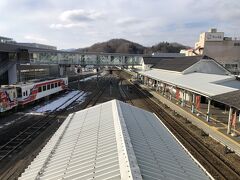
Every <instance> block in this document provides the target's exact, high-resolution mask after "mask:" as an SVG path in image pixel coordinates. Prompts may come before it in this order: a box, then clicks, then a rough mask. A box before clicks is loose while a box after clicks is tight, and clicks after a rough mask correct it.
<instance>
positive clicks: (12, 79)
mask: <svg viewBox="0 0 240 180" xmlns="http://www.w3.org/2000/svg"><path fill="white" fill-rule="evenodd" d="M16 82H17V65H16V64H14V65H13V66H12V67H11V68H10V69H9V70H8V83H9V84H14V83H16Z"/></svg>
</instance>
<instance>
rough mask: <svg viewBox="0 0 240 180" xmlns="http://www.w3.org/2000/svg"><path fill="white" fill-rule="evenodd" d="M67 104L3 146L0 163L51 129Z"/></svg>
mask: <svg viewBox="0 0 240 180" xmlns="http://www.w3.org/2000/svg"><path fill="white" fill-rule="evenodd" d="M79 94H80V92H79V93H77V94H76V95H74V96H73V97H72V98H70V99H69V100H68V101H70V100H72V99H74V98H76V97H78V96H79ZM76 99H77V98H76ZM76 99H75V100H76ZM66 102H67V101H66ZM66 102H64V103H63V104H61V105H59V106H58V107H57V108H56V109H55V110H54V111H53V112H51V113H49V114H48V115H46V116H44V117H41V118H40V119H38V120H37V121H36V122H34V123H33V124H32V125H31V126H28V127H27V128H26V129H25V130H23V131H21V132H20V133H19V134H17V135H16V136H15V137H13V138H12V139H10V140H9V141H8V142H7V143H5V144H4V145H2V146H1V147H0V162H1V161H3V160H4V159H6V158H7V157H9V156H12V155H13V154H15V153H17V152H18V151H19V150H21V149H22V147H23V146H26V144H29V143H30V142H31V141H32V140H33V139H34V138H35V137H36V136H37V135H39V134H40V133H41V132H42V131H44V130H45V129H46V128H47V127H49V126H50V124H52V123H53V122H54V121H56V119H57V118H58V116H60V115H61V112H59V111H58V110H59V109H60V108H61V107H62V106H64V105H65V103H66ZM74 102H75V101H73V102H71V103H70V104H69V105H67V106H66V107H65V108H63V109H61V111H62V112H64V110H65V109H67V108H68V107H69V106H70V105H71V104H72V103H74ZM57 111H58V113H56V112H57Z"/></svg>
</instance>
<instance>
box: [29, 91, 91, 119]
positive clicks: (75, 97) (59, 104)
mask: <svg viewBox="0 0 240 180" xmlns="http://www.w3.org/2000/svg"><path fill="white" fill-rule="evenodd" d="M87 94H88V93H85V92H84V91H78V90H75V91H70V92H67V93H66V94H65V95H64V96H61V97H59V98H58V99H56V100H54V101H52V102H50V103H48V104H45V105H43V106H41V107H37V108H35V109H33V112H31V113H34V114H38V113H44V112H52V111H60V110H62V109H64V108H66V107H67V106H68V105H70V104H71V103H73V102H74V101H75V102H76V103H77V104H80V103H82V102H84V101H85V98H86V96H87Z"/></svg>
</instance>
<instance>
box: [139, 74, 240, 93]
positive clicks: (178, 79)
mask: <svg viewBox="0 0 240 180" xmlns="http://www.w3.org/2000/svg"><path fill="white" fill-rule="evenodd" d="M139 74H141V75H144V76H147V77H149V78H151V79H154V80H157V81H161V82H165V83H167V84H170V85H173V86H176V87H179V88H182V89H186V90H189V91H191V92H195V93H198V94H201V95H204V96H207V97H212V96H216V95H220V94H224V93H229V92H233V91H236V90H239V89H240V81H238V80H236V78H235V76H232V75H217V74H207V73H197V72H196V73H189V74H181V73H178V72H174V71H166V70H161V69H151V70H148V71H141V72H139Z"/></svg>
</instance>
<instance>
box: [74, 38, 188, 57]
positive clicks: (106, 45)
mask: <svg viewBox="0 0 240 180" xmlns="http://www.w3.org/2000/svg"><path fill="white" fill-rule="evenodd" d="M186 48H189V47H187V46H184V45H182V44H179V43H168V42H160V43H158V44H156V45H153V46H151V47H144V46H142V45H140V44H138V43H134V42H131V41H128V40H125V39H111V40H109V41H107V42H102V43H96V44H93V45H92V46H90V47H87V48H79V49H77V50H76V51H78V52H105V53H126V54H151V53H153V52H155V53H156V52H159V53H161V52H162V53H179V52H180V50H181V49H186Z"/></svg>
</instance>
